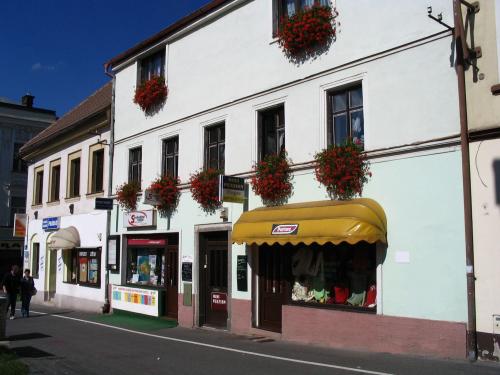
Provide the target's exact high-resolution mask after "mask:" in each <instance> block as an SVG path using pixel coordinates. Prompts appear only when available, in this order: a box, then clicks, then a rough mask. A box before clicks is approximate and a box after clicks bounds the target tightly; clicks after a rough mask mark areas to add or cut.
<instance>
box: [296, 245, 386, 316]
mask: <svg viewBox="0 0 500 375" xmlns="http://www.w3.org/2000/svg"><path fill="white" fill-rule="evenodd" d="M290 267H291V270H290V271H291V272H290V278H291V283H290V287H291V294H290V298H291V300H292V301H293V302H296V303H303V304H311V305H325V306H327V305H329V306H331V307H334V306H349V307H350V308H354V309H368V310H370V309H372V310H374V309H375V307H376V291H377V287H376V249H375V245H370V244H367V243H364V242H362V243H358V244H356V245H349V244H347V243H343V244H340V245H336V246H335V245H331V244H330V245H323V246H320V245H317V244H313V245H308V246H305V245H303V246H300V245H299V246H294V248H293V251H292V254H291V260H290Z"/></svg>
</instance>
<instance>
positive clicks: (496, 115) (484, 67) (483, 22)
mask: <svg viewBox="0 0 500 375" xmlns="http://www.w3.org/2000/svg"><path fill="white" fill-rule="evenodd" d="M463 15H464V18H465V21H466V22H467V24H468V25H473V26H470V27H471V28H470V29H469V33H468V40H467V42H468V45H469V47H481V52H482V56H481V57H480V58H478V59H475V60H473V65H472V66H470V67H469V68H468V69H467V71H466V75H465V78H466V93H467V115H468V116H467V117H468V124H469V139H470V142H471V143H470V173H471V185H472V186H471V187H472V215H473V229H474V230H473V234H474V271H475V277H476V328H477V346H478V355H479V357H480V358H483V359H493V360H496V361H498V360H499V359H500V298H498V292H497V291H498V290H499V289H500V272H499V268H498V265H499V264H500V235H499V233H498V228H500V0H492V1H481V2H480V10H479V12H478V13H472V14H467V12H466V8H465V7H463ZM472 21H473V22H472Z"/></svg>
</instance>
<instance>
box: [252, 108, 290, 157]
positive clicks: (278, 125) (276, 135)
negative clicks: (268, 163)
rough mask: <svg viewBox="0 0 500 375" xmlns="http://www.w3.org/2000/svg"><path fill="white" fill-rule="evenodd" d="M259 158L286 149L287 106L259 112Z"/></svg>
mask: <svg viewBox="0 0 500 375" xmlns="http://www.w3.org/2000/svg"><path fill="white" fill-rule="evenodd" d="M258 139H259V144H258V147H259V160H262V159H264V158H265V157H266V156H267V155H272V154H278V153H280V152H283V151H285V107H284V106H283V105H280V106H277V107H274V108H271V109H267V110H264V111H260V112H259V138H258Z"/></svg>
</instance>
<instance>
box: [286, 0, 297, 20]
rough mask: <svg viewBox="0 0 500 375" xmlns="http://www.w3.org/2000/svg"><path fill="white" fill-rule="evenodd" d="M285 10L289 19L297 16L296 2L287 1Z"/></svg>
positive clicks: (293, 0)
mask: <svg viewBox="0 0 500 375" xmlns="http://www.w3.org/2000/svg"><path fill="white" fill-rule="evenodd" d="M285 9H286V14H288V16H289V17H291V16H293V15H294V14H295V0H285Z"/></svg>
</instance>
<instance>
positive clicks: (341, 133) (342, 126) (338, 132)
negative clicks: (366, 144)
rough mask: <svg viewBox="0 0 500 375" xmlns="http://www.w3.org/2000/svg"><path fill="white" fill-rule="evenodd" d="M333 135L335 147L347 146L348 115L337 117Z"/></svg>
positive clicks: (334, 122)
mask: <svg viewBox="0 0 500 375" xmlns="http://www.w3.org/2000/svg"><path fill="white" fill-rule="evenodd" d="M333 133H334V142H335V145H337V146H341V145H343V144H345V142H346V140H347V137H348V136H349V133H348V131H347V117H346V115H339V116H335V118H334V120H333Z"/></svg>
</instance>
